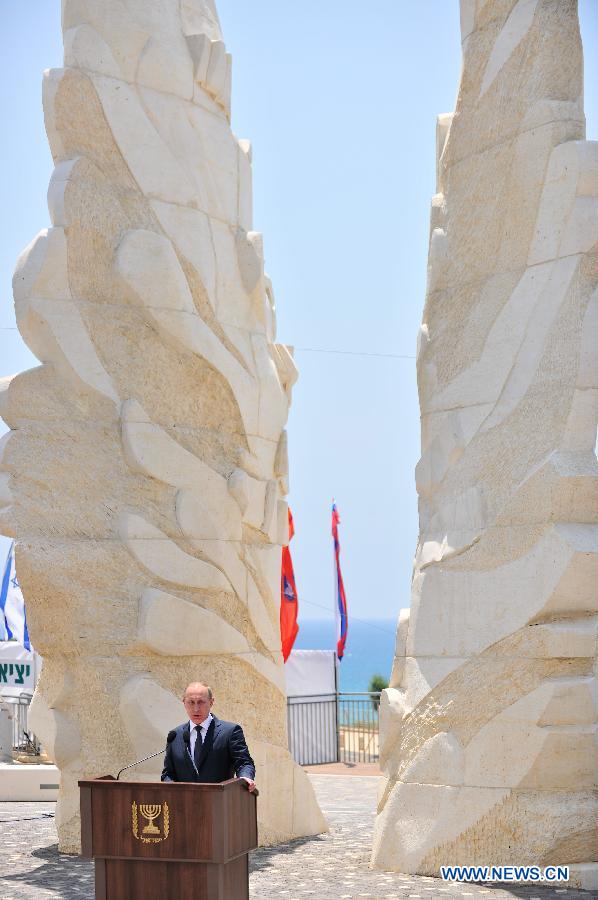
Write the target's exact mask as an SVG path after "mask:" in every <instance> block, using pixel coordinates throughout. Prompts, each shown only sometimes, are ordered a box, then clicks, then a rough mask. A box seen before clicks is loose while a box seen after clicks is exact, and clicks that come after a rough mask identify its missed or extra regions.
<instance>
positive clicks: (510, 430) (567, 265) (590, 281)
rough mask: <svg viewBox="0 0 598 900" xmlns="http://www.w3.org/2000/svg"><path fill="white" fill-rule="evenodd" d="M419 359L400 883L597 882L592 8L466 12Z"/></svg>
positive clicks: (394, 764) (386, 833) (597, 299)
mask: <svg viewBox="0 0 598 900" xmlns="http://www.w3.org/2000/svg"><path fill="white" fill-rule="evenodd" d="M461 28H462V39H463V73H462V77H461V85H460V90H459V95H458V99H457V105H456V110H455V113H454V114H453V115H450V116H441V117H440V119H439V123H438V141H437V144H438V171H437V179H438V186H437V190H438V193H437V194H436V196H435V197H434V199H433V202H432V216H431V235H430V250H429V269H428V288H427V299H426V305H425V310H424V315H423V325H422V328H421V334H420V345H419V351H418V376H419V394H420V403H421V416H422V455H421V460H420V462H419V464H418V466H417V472H416V480H417V489H418V493H419V511H420V536H419V543H418V548H417V556H416V560H415V566H414V574H413V590H412V606H411V612H410V614H409V610H405V611H403V612H402V613H401V617H400V621H399V626H398V634H397V648H396V658H395V663H394V669H393V672H392V677H391V682H390V688H389V690H388V691H387V692H386V694H385V696H384V697H383V701H382V732H383V734H382V751H381V753H382V764H383V767H384V773H385V777H386V781H385V786H384V790H383V791H382V794H381V798H380V804H379V810H378V817H377V822H376V831H375V839H374V852H373V862H374V865H375V866H378V867H381V868H391V869H395V870H401V871H406V872H412V873H424V874H428V875H438V874H439V866H440V865H441V864H461V863H464V864H485V863H496V864H513V863H517V864H519V863H535V864H538V865H547V864H555V865H558V864H569V865H571V866H572V883H578V884H581V883H583V884H585V885H589V884H590V883H594V884H595V882H596V878H597V875H598V866H597V864H596V860H597V859H598V856H597V855H596V853H597V838H598V832H597V831H596V822H597V821H598V801H597V796H596V776H597V768H598V767H597V765H596V760H597V756H596V705H597V687H598V685H597V683H596V675H595V668H594V665H595V655H596V626H597V621H598V618H597V613H598V524H597V523H598V467H597V463H596V455H595V450H594V447H595V441H596V422H597V413H598V340H597V335H598V329H597V326H598V290H597V285H598V143H589V142H586V141H585V140H584V135H585V122H584V114H583V107H582V49H581V41H580V34H579V25H578V19H577V8H576V3H575V2H574V0H558V2H554V0H490V2H488V0H461Z"/></svg>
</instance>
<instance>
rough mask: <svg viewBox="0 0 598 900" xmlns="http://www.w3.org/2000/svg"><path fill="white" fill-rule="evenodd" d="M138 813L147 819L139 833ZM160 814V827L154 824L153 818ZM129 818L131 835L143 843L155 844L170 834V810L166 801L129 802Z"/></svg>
mask: <svg viewBox="0 0 598 900" xmlns="http://www.w3.org/2000/svg"><path fill="white" fill-rule="evenodd" d="M139 815H141V816H143V818H144V819H146V820H147V825H144V826H143V828H142V830H141V834H139ZM160 816H162V828H161V829H160V828H158V826H157V825H155V824H154V822H155V820H156V819H158V818H159V817H160ZM131 818H132V830H133V835H134V836H135V837H136V838H137V840H138V841H143V843H144V844H156V843H158V842H159V841H164V840H166V838H167V837H168V835H169V834H170V810H169V809H168V803H139V804H137V803H136V802H135V801H133V803H132V804H131Z"/></svg>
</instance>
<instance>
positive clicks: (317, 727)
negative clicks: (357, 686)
mask: <svg viewBox="0 0 598 900" xmlns="http://www.w3.org/2000/svg"><path fill="white" fill-rule="evenodd" d="M379 705H380V694H379V693H356V694H349V693H336V694H313V695H306V696H304V697H289V698H288V700H287V726H288V735H289V750H290V753H291V756H292V757H293V759H294V760H295V761H296V762H298V763H299V765H303V766H306V765H319V764H321V763H330V762H347V763H356V762H377V761H378V758H379V746H378V745H379V738H378V707H379Z"/></svg>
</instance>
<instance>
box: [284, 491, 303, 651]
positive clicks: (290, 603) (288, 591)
mask: <svg viewBox="0 0 598 900" xmlns="http://www.w3.org/2000/svg"><path fill="white" fill-rule="evenodd" d="M294 534H295V526H294V524H293V516H292V514H291V510H290V509H289V540H288V543H287V545H286V546H285V547H283V548H282V573H281V578H280V640H281V647H282V657H283V659H284V661H285V662H286V661H287V659H288V658H289V655H290V653H291V650H292V649H293V644H294V643H295V638H296V637H297V633H298V631H299V626H298V625H297V616H298V613H299V600H298V597H297V587H296V585H295V572H294V571H293V560H292V559H291V551H290V548H289V544H290V542H291V538H292V537H293V535H294Z"/></svg>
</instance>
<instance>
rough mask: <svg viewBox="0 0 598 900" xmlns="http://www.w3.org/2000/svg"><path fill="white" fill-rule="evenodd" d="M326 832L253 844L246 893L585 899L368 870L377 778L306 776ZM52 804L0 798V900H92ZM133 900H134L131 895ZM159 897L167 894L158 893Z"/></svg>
mask: <svg viewBox="0 0 598 900" xmlns="http://www.w3.org/2000/svg"><path fill="white" fill-rule="evenodd" d="M310 777H311V778H312V781H313V784H314V787H315V789H316V793H317V795H318V799H319V801H320V804H321V806H322V808H323V810H324V812H325V814H326V815H327V816H328V820H329V822H330V826H331V829H330V833H329V834H327V835H322V836H320V837H318V838H315V839H310V840H298V841H292V842H290V843H288V844H283V845H282V846H278V847H276V848H272V849H267V850H257V851H256V852H255V853H253V854H252V857H251V864H250V867H251V875H250V889H251V891H250V893H251V897H252V898H264V900H265V898H267V900H273V898H275V897H285V898H287V900H294V898H297V900H298V898H301V897H308V896H309V897H311V898H313V900H320V898H322V900H324V898H335V900H341V898H358V897H359V898H361V897H371V898H382V897H384V898H389V897H392V898H421V900H427V898H433V897H438V898H448V897H455V896H456V897H474V898H482V897H483V898H484V900H499V898H500V900H505V898H526V900H533V898H537V900H548V898H558V900H573V898H579V900H582V898H583V900H589V898H590V897H592V896H598V895H592V894H591V893H589V892H587V891H586V892H584V891H575V890H571V889H569V890H567V888H565V887H562V888H560V889H556V890H555V889H552V888H538V887H526V886H523V885H522V886H519V887H516V886H511V887H509V888H508V889H507V888H504V887H496V886H492V885H486V886H484V885H465V884H450V885H449V884H446V885H445V884H443V883H442V882H441V881H439V880H437V879H434V878H422V877H416V876H408V875H396V874H392V873H385V872H373V871H371V870H370V869H369V868H368V859H369V851H370V845H371V834H372V826H373V821H374V809H375V798H376V785H377V778H375V777H372V776H363V775H352V776H349V777H343V776H340V777H339V776H332V775H320V774H318V775H311V776H310ZM54 808H55V804H54V803H0V900H34V898H35V900H46V898H52V900H57V898H61V900H92V898H93V869H92V864H91V863H90V862H89V861H88V860H84V859H80V858H79V857H73V856H62V855H60V854H59V853H58V852H57V849H56V831H55V827H54V818H53V817H54ZM131 900H136V898H131ZM164 900H174V898H167V897H165V898H164Z"/></svg>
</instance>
